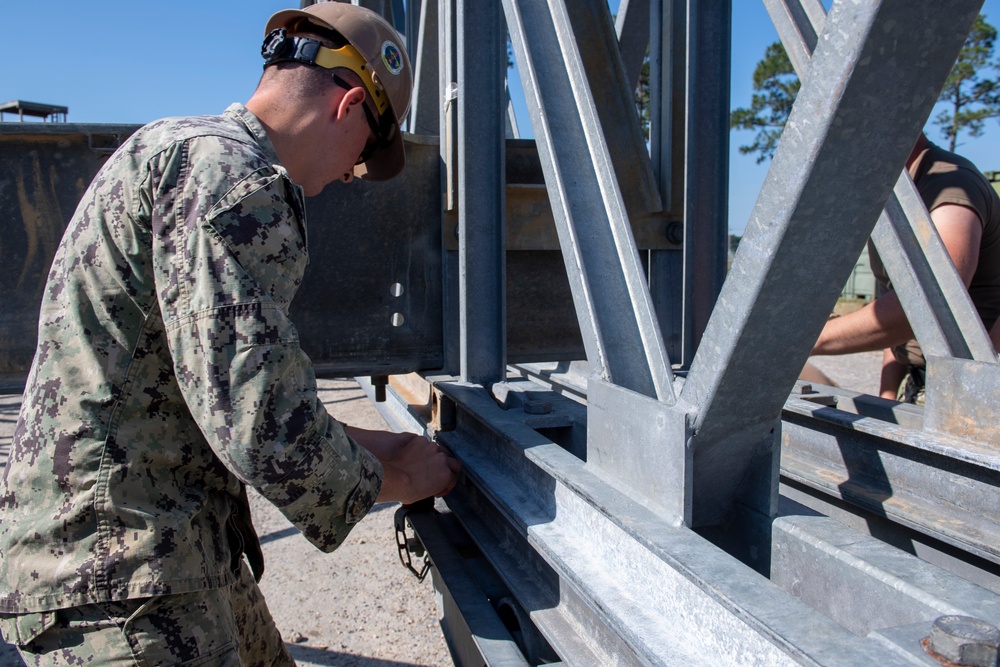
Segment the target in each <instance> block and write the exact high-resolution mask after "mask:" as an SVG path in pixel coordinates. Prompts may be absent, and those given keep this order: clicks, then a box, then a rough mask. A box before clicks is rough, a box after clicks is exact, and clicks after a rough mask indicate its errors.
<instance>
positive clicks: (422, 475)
mask: <svg viewBox="0 0 1000 667" xmlns="http://www.w3.org/2000/svg"><path fill="white" fill-rule="evenodd" d="M379 459H380V460H381V461H382V469H383V471H384V473H385V474H384V477H383V480H382V490H381V492H380V493H379V497H378V499H379V501H380V502H387V501H393V502H397V501H398V502H401V503H404V504H409V503H414V502H417V501H418V500H423V499H424V498H429V497H431V496H438V497H440V496H443V495H445V494H446V493H448V492H449V491H451V490H452V488H454V486H455V483H456V482H457V481H458V475H459V473H460V472H461V471H462V464H460V463H459V462H458V460H457V459H455V458H454V457H453V456H451V455H450V454H448V452H446V451H445V450H444V449H442V448H441V447H439V446H438V445H437V444H436V443H433V442H431V441H430V440H428V439H427V438H424V437H422V436H418V435H411V436H410V439H409V440H408V441H407V442H406V443H405V444H403V445H402V446H401V447H399V448H398V449H396V451H395V452H394V453H392V454H391V455H389V456H386V458H382V457H379Z"/></svg>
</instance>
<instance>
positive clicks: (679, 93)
mask: <svg viewBox="0 0 1000 667" xmlns="http://www.w3.org/2000/svg"><path fill="white" fill-rule="evenodd" d="M686 44H687V5H686V0H651V1H650V6H649V138H650V141H649V148H650V160H651V162H652V165H653V172H654V173H655V174H656V179H657V185H658V187H659V188H660V197H661V198H662V199H663V207H664V209H665V211H666V212H667V217H668V225H669V227H668V229H670V231H671V235H670V238H671V239H673V240H674V241H675V242H678V241H679V243H678V245H677V247H676V248H674V249H668V250H652V251H650V253H649V290H650V294H651V296H652V299H653V303H654V307H655V308H656V314H657V319H658V321H659V324H660V328H661V330H662V335H663V338H664V341H665V342H666V345H667V350H668V353H669V354H670V358H671V359H672V360H673V361H674V362H675V363H677V364H679V365H680V366H681V367H682V368H685V369H687V368H689V367H690V366H691V360H692V359H693V358H694V345H693V344H692V339H693V333H694V328H693V323H692V322H691V321H690V320H685V318H684V316H685V303H684V297H683V294H684V252H683V239H684V234H685V228H684V198H685V190H684V170H685V153H684V142H685V135H686V132H687V124H686V122H685V113H686V111H687V108H686V102H685V97H686V94H687V91H686V84H687V78H686V72H687V46H686ZM678 237H679V238H678ZM687 313H688V314H690V309H688V311H687Z"/></svg>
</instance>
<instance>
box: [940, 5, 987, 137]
mask: <svg viewBox="0 0 1000 667" xmlns="http://www.w3.org/2000/svg"><path fill="white" fill-rule="evenodd" d="M996 38H997V30H996V28H994V27H993V26H992V25H990V24H989V23H987V22H986V17H985V16H984V15H983V14H980V15H979V16H978V17H976V22H975V23H974V24H973V25H972V30H971V31H970V32H969V36H968V37H967V38H966V40H965V44H964V45H963V46H962V51H961V52H960V53H959V55H958V60H957V61H956V62H955V67H953V68H952V70H951V74H950V75H948V81H947V82H946V83H945V85H944V89H943V90H942V91H941V97H940V100H939V101H941V102H943V103H945V104H946V105H947V107H946V108H945V109H943V110H942V111H941V112H940V113H939V114H938V115H937V116H936V117H935V118H934V123H935V124H936V125H938V127H940V128H941V133H942V134H944V136H945V137H946V138H947V139H948V141H949V148H950V149H951V150H955V147H956V146H957V145H958V135H959V134H960V133H961V132H963V131H965V132H968V133H969V136H972V137H978V136H981V135H982V133H983V125H984V123H985V121H986V120H987V119H989V118H996V117H998V116H1000V81H998V80H997V78H995V76H993V77H991V76H989V75H990V74H995V73H996V72H997V67H998V64H997V62H996V60H994V58H993V47H994V42H995V41H996Z"/></svg>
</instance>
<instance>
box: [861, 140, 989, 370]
mask: <svg viewBox="0 0 1000 667" xmlns="http://www.w3.org/2000/svg"><path fill="white" fill-rule="evenodd" d="M910 176H911V177H912V178H913V182H914V184H915V185H916V186H917V190H918V191H919V192H920V197H921V199H923V200H924V205H925V206H927V210H928V211H934V209H936V208H937V207H939V206H942V205H944V204H957V205H959V206H965V207H967V208H970V209H972V210H973V211H975V213H976V215H978V216H979V221H980V222H981V223H982V225H983V236H982V240H981V241H980V244H979V261H978V263H977V264H976V272H975V274H973V276H972V282H971V283H970V284H969V296H970V297H971V298H972V303H973V305H975V307H976V310H977V311H978V312H979V317H980V319H981V320H982V321H983V325H984V326H985V327H986V328H987V330H988V329H989V328H990V327H991V326H992V325H993V323H994V322H995V321H996V319H997V317H998V316H1000V197H998V196H997V192H996V190H994V189H993V186H992V185H991V184H990V182H989V181H988V180H987V179H986V177H985V176H984V175H983V174H982V173H981V172H980V171H979V170H978V169H977V168H976V166H975V165H974V164H972V163H971V162H969V161H968V160H967V159H965V158H964V157H962V156H961V155H956V154H955V153H949V152H948V151H946V150H944V149H943V148H941V147H939V146H935V145H934V144H931V145H930V146H928V147H927V148H926V149H924V150H923V151H921V153H920V154H919V155H918V156H917V159H916V160H914V162H913V164H912V165H910ZM868 253H869V258H870V260H871V265H872V273H874V274H875V280H876V281H878V285H879V288H880V293H882V292H884V291H887V290H889V289H892V283H891V282H890V281H889V276H888V274H887V273H886V271H885V267H884V266H883V265H882V260H881V259H880V258H879V256H878V253H877V252H875V246H874V245H873V244H872V243H871V242H870V241H869V243H868ZM893 352H894V353H895V356H896V359H897V360H899V361H900V362H902V363H905V364H909V365H911V366H919V367H923V366H924V365H925V363H924V355H923V353H922V352H921V350H920V346H919V345H918V344H917V341H915V340H911V341H909V342H907V343H905V344H903V345H899V346H897V347H895V348H894V349H893Z"/></svg>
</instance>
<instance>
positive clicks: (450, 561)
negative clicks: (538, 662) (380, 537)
mask: <svg viewBox="0 0 1000 667" xmlns="http://www.w3.org/2000/svg"><path fill="white" fill-rule="evenodd" d="M438 516H439V515H438V514H436V513H433V512H411V513H410V514H408V515H407V519H406V520H407V521H409V523H410V525H411V526H413V529H414V531H416V532H417V533H418V534H419V537H420V541H421V542H422V543H423V545H424V548H425V549H426V550H427V552H428V553H433V554H434V560H433V563H432V568H431V573H430V574H431V577H432V579H433V581H434V588H435V590H436V591H437V592H438V595H439V596H440V604H441V607H442V609H441V612H442V613H441V629H442V632H443V633H444V635H445V639H446V640H447V642H448V649H449V651H450V652H451V656H452V660H454V662H455V665H456V667H479V666H480V665H484V664H485V665H490V666H491V667H528V664H529V663H528V661H527V660H525V658H524V656H523V655H522V654H521V652H520V650H519V649H518V647H517V645H516V644H515V642H514V639H513V638H512V637H511V635H510V633H509V632H508V631H507V628H505V627H504V625H503V623H502V622H501V621H500V618H499V617H498V616H497V613H496V610H495V609H494V608H493V606H492V605H491V604H490V601H489V599H488V596H487V595H486V593H485V592H483V590H482V589H481V588H480V587H479V585H478V584H477V582H476V579H475V577H474V576H473V574H472V573H470V572H469V571H468V568H467V567H466V566H465V564H464V563H463V562H462V556H461V555H460V554H459V553H458V552H457V550H456V549H455V548H454V547H453V546H452V544H451V542H450V540H449V539H448V537H447V535H446V534H445V532H444V529H443V528H442V527H441V526H440V525H439V523H438Z"/></svg>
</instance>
